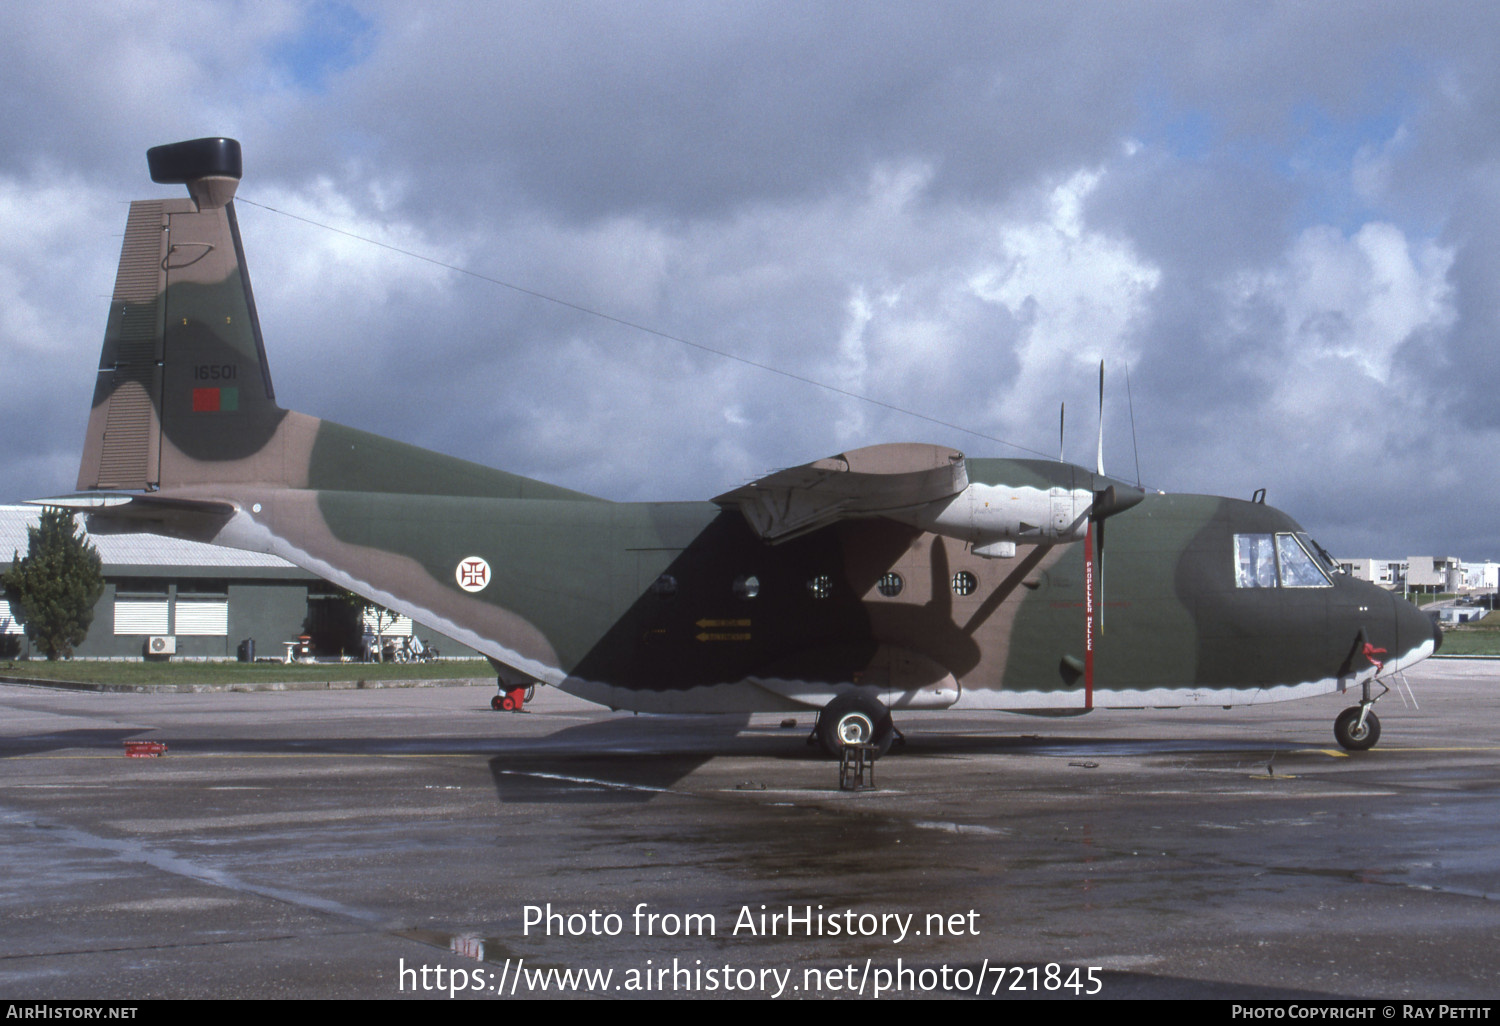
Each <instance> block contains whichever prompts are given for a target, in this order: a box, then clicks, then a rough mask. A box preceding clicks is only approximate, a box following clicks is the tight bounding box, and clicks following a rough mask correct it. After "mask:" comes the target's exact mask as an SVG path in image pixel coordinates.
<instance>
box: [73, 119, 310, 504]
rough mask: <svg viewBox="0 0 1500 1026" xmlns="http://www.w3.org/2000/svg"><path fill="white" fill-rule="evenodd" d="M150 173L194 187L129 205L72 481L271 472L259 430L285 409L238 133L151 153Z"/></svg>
mask: <svg viewBox="0 0 1500 1026" xmlns="http://www.w3.org/2000/svg"><path fill="white" fill-rule="evenodd" d="M147 159H148V161H149V163H150V167H151V177H152V180H154V181H156V182H162V183H180V184H186V185H187V187H188V193H189V195H190V196H191V199H185V200H148V201H139V202H136V203H132V204H131V205H130V216H129V219H128V221H127V222H126V228H125V242H124V245H123V247H122V248H121V251H120V269H119V273H118V275H117V277H116V279H115V291H114V296H113V299H112V300H111V305H110V313H109V322H108V326H107V327H106V329H105V334H104V349H103V352H102V354H101V356H100V360H99V375H98V378H97V380H96V383H95V386H94V403H93V410H92V412H91V413H90V415H89V426H88V436H87V438H86V439H85V442H84V452H83V462H82V464H81V466H80V467H79V473H78V487H79V489H80V490H83V489H96V488H127V489H157V488H168V487H173V486H176V485H182V484H191V483H193V482H195V481H198V480H202V479H203V478H204V477H205V476H206V475H205V473H204V469H205V468H204V467H203V466H202V464H204V463H213V464H214V465H215V467H214V473H213V475H212V476H213V477H215V478H216V479H219V480H226V479H238V480H254V479H260V480H271V479H274V478H275V477H276V476H277V474H278V473H279V470H277V469H273V468H271V467H268V466H266V465H265V458H266V457H269V456H271V454H270V453H268V452H266V451H265V450H266V449H267V445H268V443H269V442H270V441H271V439H272V437H273V436H274V435H275V433H276V428H277V426H278V425H279V424H280V422H281V420H282V418H283V417H284V416H285V411H283V410H281V409H280V408H279V407H277V405H276V401H275V393H274V392H273V390H272V387H271V376H270V372H269V370H268V369H267V366H266V359H265V347H264V345H263V343H262V341H261V335H260V322H259V320H258V319H257V317H256V314H255V299H254V297H253V295H252V294H251V291H250V278H249V275H248V274H247V273H246V271H245V259H244V251H243V248H242V247H241V245H240V233H239V226H238V224H237V223H236V220H235V216H234V203H233V197H234V191H235V188H236V186H237V185H238V184H239V179H240V175H241V159H240V145H239V143H238V142H236V141H235V140H233V139H195V140H192V141H190V142H183V143H174V144H172V145H169V146H158V147H156V148H155V149H153V150H150V151H149V152H148V153H147Z"/></svg>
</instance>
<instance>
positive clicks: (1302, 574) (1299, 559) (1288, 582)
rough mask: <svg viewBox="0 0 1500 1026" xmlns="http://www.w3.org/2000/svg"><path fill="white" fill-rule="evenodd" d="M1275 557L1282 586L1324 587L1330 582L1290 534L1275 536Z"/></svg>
mask: <svg viewBox="0 0 1500 1026" xmlns="http://www.w3.org/2000/svg"><path fill="white" fill-rule="evenodd" d="M1276 558H1277V560H1278V561H1279V562H1280V563H1281V586H1282V587H1283V588H1326V587H1328V585H1329V584H1331V583H1332V582H1331V581H1329V580H1328V577H1327V575H1326V574H1324V573H1323V571H1322V570H1321V569H1319V567H1318V564H1317V562H1316V561H1315V560H1314V559H1313V558H1312V556H1311V555H1309V554H1308V553H1307V551H1306V550H1305V549H1304V548H1303V547H1302V543H1301V542H1299V541H1298V540H1297V539H1296V538H1295V537H1293V536H1292V535H1290V534H1278V535H1277V536H1276Z"/></svg>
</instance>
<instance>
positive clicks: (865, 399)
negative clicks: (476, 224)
mask: <svg viewBox="0 0 1500 1026" xmlns="http://www.w3.org/2000/svg"><path fill="white" fill-rule="evenodd" d="M235 202H237V203H244V204H247V205H249V206H252V207H258V208H259V209H261V210H265V211H268V212H270V213H272V214H279V215H280V216H282V217H287V218H291V219H292V220H294V221H301V222H302V223H304V224H309V225H312V226H313V227H315V228H322V229H324V230H325V231H330V232H334V233H336V234H338V235H343V236H345V237H346V238H350V239H354V240H356V241H358V242H364V243H368V244H369V245H371V246H378V247H380V248H381V249H385V250H390V251H391V252H392V253H398V254H400V255H401V256H404V257H410V258H411V259H413V260H420V261H422V262H423V263H428V264H432V265H433V266H435V267H441V268H443V269H445V270H449V271H453V272H455V273H456V274H462V275H466V276H468V277H470V278H476V279H478V280H479V281H482V282H486V283H488V284H490V285H498V286H499V287H500V288H504V289H509V290H511V291H512V292H518V293H520V294H521V295H523V296H531V297H533V298H535V299H540V300H544V301H545V302H548V303H554V304H556V305H558V306H561V307H564V308H566V309H569V310H573V311H576V312H578V313H581V314H586V315H587V316H589V317H596V318H598V319H600V320H604V321H609V322H610V323H612V324H618V325H620V326H621V327H624V328H629V329H631V330H633V331H639V332H643V333H645V334H647V335H654V336H656V337H657V338H660V339H665V340H666V341H668V342H676V343H677V344H679V345H684V346H688V347H690V348H693V349H697V350H700V351H702V352H705V353H710V354H712V355H714V356H718V357H722V358H723V359H726V360H733V361H734V362H735V363H739V364H743V365H744V366H746V367H754V368H755V369H756V370H762V371H767V372H769V373H771V374H777V375H780V376H781V377H783V378H788V379H790V380H792V381H799V382H801V383H802V384H804V385H812V386H813V387H814V388H821V389H824V390H825V391H828V392H832V393H834V394H835V395H841V396H844V397H845V398H846V399H854V400H856V401H858V402H862V403H869V404H870V405H872V406H878V407H880V408H881V409H885V410H890V411H891V412H892V413H899V414H902V415H904V416H907V417H913V418H915V419H917V420H922V421H926V422H927V423H929V424H936V425H938V426H939V427H945V428H950V429H952V430H954V431H961V432H963V433H964V434H967V435H972V436H974V437H975V438H983V439H984V440H986V441H989V442H996V443H998V444H1000V445H1007V446H1010V447H1011V448H1012V449H1019V450H1021V451H1022V452H1028V453H1032V454H1033V455H1036V456H1042V457H1045V458H1048V459H1050V458H1051V457H1050V456H1048V455H1047V454H1046V453H1044V452H1040V451H1038V450H1036V449H1033V448H1031V447H1029V446H1025V445H1021V444H1019V443H1017V442H1011V441H1008V440H1006V439H1004V438H997V437H996V436H994V435H990V434H986V433H984V432H983V431H975V430H974V429H973V428H970V427H965V426H963V425H962V424H955V423H953V422H952V421H947V420H942V419H941V418H938V417H932V416H928V415H927V414H925V413H919V412H918V411H916V410H911V409H907V408H906V407H903V406H897V405H896V404H895V403H889V402H886V401H885V400H884V399H876V398H875V397H874V396H868V395H864V394H862V393H859V392H853V391H850V390H849V389H847V388H840V387H839V386H837V385H831V384H829V383H828V382H826V381H819V380H818V379H817V378H811V377H808V376H806V375H804V374H798V373H796V372H794V371H789V370H785V369H783V368H781V367H776V366H773V365H772V364H768V363H762V362H760V361H759V360H752V359H750V358H748V357H745V356H739V355H737V354H735V353H731V352H729V351H727V350H724V349H717V348H715V347H713V346H710V345H704V344H703V343H702V342H694V341H693V340H692V339H689V338H683V337H682V336H681V335H673V334H671V333H670V332H666V331H661V330H660V329H657V328H653V327H650V326H649V325H645V324H641V323H639V322H637V321H632V320H628V319H626V318H624V317H616V316H615V315H614V314H610V313H605V312H604V311H602V310H596V309H594V308H593V307H589V306H584V305H583V304H581V303H575V302H573V301H571V300H567V299H560V298H558V297H557V296H553V295H549V294H547V293H545V292H540V291H538V290H536V289H531V288H527V287H526V286H524V285H517V284H515V283H514V282H509V281H505V280H503V279H501V278H495V277H492V276H491V275H488V274H482V273H480V272H479V271H475V270H472V269H471V268H468V267H464V266H462V265H460V264H452V263H449V262H447V261H445V260H439V259H437V258H436V257H432V256H428V255H426V254H425V253H417V252H415V251H413V250H409V249H403V248H402V247H400V246H393V245H391V244H390V243H389V242H381V241H380V240H379V239H372V238H370V237H369V236H367V235H360V234H359V233H358V232H351V231H349V230H348V229H346V228H339V227H337V226H336V225H331V224H326V223H324V222H322V221H315V220H313V219H312V218H310V217H304V216H303V215H301V214H294V213H292V212H291V211H289V210H282V209H280V208H278V207H273V206H269V205H268V204H265V203H257V202H256V201H255V200H252V199H248V198H247V197H245V196H244V195H243V194H241V195H239V196H236V197H235Z"/></svg>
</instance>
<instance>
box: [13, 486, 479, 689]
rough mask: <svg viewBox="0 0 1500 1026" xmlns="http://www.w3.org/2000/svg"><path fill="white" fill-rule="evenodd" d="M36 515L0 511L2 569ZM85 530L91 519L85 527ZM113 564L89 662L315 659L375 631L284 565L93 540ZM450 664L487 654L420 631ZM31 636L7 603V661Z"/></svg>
mask: <svg viewBox="0 0 1500 1026" xmlns="http://www.w3.org/2000/svg"><path fill="white" fill-rule="evenodd" d="M40 519H41V510H40V509H39V508H38V507H36V506H0V569H5V568H8V567H9V566H10V565H11V560H12V555H13V553H20V554H21V555H22V556H24V555H25V554H26V549H27V545H28V539H27V534H26V529H27V527H29V526H30V527H34V526H36V525H37V524H38V523H39V521H40ZM78 522H79V524H80V526H82V525H83V523H84V518H83V517H82V516H80V517H79V518H78ZM89 541H90V542H92V543H93V544H94V546H95V547H96V548H97V549H98V550H99V555H100V557H101V558H102V559H103V561H104V595H103V597H101V598H100V599H99V604H98V605H97V606H95V607H94V622H93V624H92V625H91V626H90V627H89V633H88V637H87V638H86V639H85V640H84V642H83V644H81V645H79V646H78V648H77V649H76V650H75V652H74V655H75V656H76V657H77V658H82V659H109V658H123V657H130V656H143V655H145V654H147V653H148V652H152V651H154V652H156V653H157V654H171V655H175V656H179V657H186V658H190V659H191V658H197V659H233V658H235V657H237V656H238V655H239V654H240V652H241V643H242V642H244V641H246V640H253V642H254V646H255V655H256V656H257V657H259V658H267V657H272V658H281V657H283V656H284V655H285V653H286V647H285V646H286V645H288V644H291V643H294V642H297V641H298V639H299V637H300V636H302V635H308V636H310V637H311V639H312V640H311V647H312V654H315V655H322V656H339V655H348V656H352V657H356V658H357V657H358V656H359V655H360V653H361V649H362V645H361V636H362V634H363V633H364V631H365V629H366V626H367V624H366V623H362V622H361V619H360V610H359V608H358V607H357V606H354V605H351V604H350V603H348V602H347V601H345V599H344V593H343V592H342V591H341V590H340V589H338V588H335V587H334V586H333V585H330V584H328V583H327V582H326V581H324V580H322V579H321V578H319V577H317V576H316V575H314V574H311V573H308V572H307V571H306V570H303V569H301V568H300V567H297V566H294V565H293V564H291V563H288V562H287V561H286V560H284V559H280V558H278V557H276V556H270V555H265V554H263V553H258V552H244V551H241V550H239V549H226V548H221V547H219V546H217V545H203V544H200V543H198V542H190V541H179V540H176V539H172V538H163V537H160V536H157V535H150V534H120V535H114V534H103V535H89ZM416 631H417V633H418V634H419V635H420V636H421V637H422V638H423V639H424V640H426V641H427V642H428V644H429V645H431V646H434V647H436V648H437V649H438V650H439V651H440V652H441V653H442V654H443V656H444V657H448V656H462V657H468V658H474V657H477V656H478V653H477V652H475V651H474V650H473V649H471V648H468V647H467V646H465V645H462V644H460V643H459V642H457V641H454V640H453V639H451V638H448V637H445V636H443V635H440V634H437V633H435V632H429V631H427V630H426V629H425V628H421V627H417V628H416ZM381 633H382V634H383V635H384V636H385V637H386V638H392V637H401V636H409V635H411V634H412V633H413V625H412V622H411V620H409V619H407V618H406V617H397V618H394V621H393V620H392V618H390V617H389V616H388V617H387V618H386V619H385V622H384V623H382V624H381ZM26 645H27V642H26V639H25V637H24V633H23V629H22V627H21V625H20V624H19V623H17V622H16V618H15V616H14V614H13V612H12V610H11V608H10V605H9V603H8V602H6V600H5V596H4V594H3V593H0V658H14V657H15V656H16V655H18V654H23V653H26V651H27V650H26Z"/></svg>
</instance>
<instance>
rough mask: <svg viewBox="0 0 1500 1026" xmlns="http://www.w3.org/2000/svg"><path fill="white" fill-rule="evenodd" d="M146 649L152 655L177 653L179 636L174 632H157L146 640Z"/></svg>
mask: <svg viewBox="0 0 1500 1026" xmlns="http://www.w3.org/2000/svg"><path fill="white" fill-rule="evenodd" d="M146 651H148V652H150V653H151V654H152V655H176V654H177V638H176V636H175V635H172V634H155V635H152V636H151V638H150V639H149V640H148V641H147V642H146Z"/></svg>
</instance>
